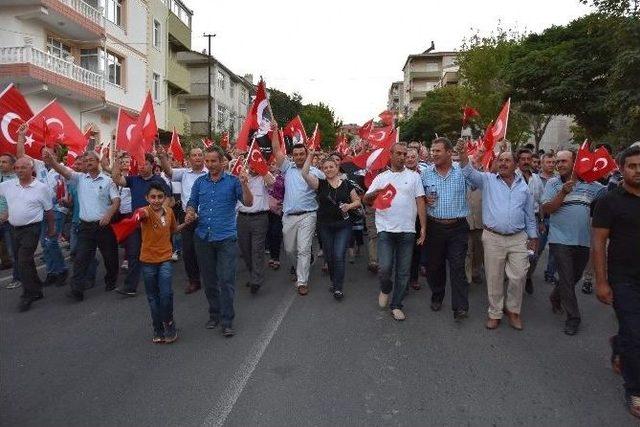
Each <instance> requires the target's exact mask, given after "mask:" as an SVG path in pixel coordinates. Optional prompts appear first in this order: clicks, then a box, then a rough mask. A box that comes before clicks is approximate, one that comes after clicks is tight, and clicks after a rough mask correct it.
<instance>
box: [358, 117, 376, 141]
mask: <svg viewBox="0 0 640 427" xmlns="http://www.w3.org/2000/svg"><path fill="white" fill-rule="evenodd" d="M371 129H373V120H369V121H368V122H367V123H365V124H364V125H362V127H361V128H360V129H358V136H360V138H362V139H366V136H367V135H369V133H370V132H371Z"/></svg>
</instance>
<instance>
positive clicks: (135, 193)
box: [125, 174, 171, 211]
mask: <svg viewBox="0 0 640 427" xmlns="http://www.w3.org/2000/svg"><path fill="white" fill-rule="evenodd" d="M125 180H126V181H127V185H126V186H127V187H129V189H131V210H132V211H135V210H136V209H138V208H141V207H143V206H147V205H148V204H149V203H148V202H147V199H146V195H147V191H148V190H149V185H150V184H151V183H152V182H156V183H158V184H160V185H161V186H162V188H163V189H164V193H165V194H166V196H167V197H171V188H169V186H168V185H167V183H166V182H165V180H164V179H162V177H161V176H160V175H156V174H153V175H151V177H149V178H148V179H144V178H143V177H141V176H139V175H130V176H126V177H125Z"/></svg>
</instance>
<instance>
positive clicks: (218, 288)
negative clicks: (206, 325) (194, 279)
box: [194, 233, 238, 328]
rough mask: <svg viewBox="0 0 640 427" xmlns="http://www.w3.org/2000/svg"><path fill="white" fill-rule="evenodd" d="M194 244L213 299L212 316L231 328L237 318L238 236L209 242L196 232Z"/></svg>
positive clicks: (210, 302) (210, 298)
mask: <svg viewBox="0 0 640 427" xmlns="http://www.w3.org/2000/svg"><path fill="white" fill-rule="evenodd" d="M194 245H195V249H196V254H197V257H198V266H199V267H200V275H201V276H202V281H203V282H204V292H205V294H206V295H207V301H208V302H209V318H210V319H213V320H218V321H221V323H222V327H223V328H227V327H228V328H230V327H231V325H232V323H233V318H234V317H235V312H234V310H233V297H234V295H235V293H236V288H235V285H236V260H237V256H238V247H237V239H236V238H228V239H224V240H219V241H215V242H209V241H207V240H203V239H201V238H200V236H198V233H194Z"/></svg>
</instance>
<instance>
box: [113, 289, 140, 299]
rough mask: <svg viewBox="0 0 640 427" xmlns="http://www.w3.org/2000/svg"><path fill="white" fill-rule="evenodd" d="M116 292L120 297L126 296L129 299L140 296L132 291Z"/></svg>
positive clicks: (122, 290)
mask: <svg viewBox="0 0 640 427" xmlns="http://www.w3.org/2000/svg"><path fill="white" fill-rule="evenodd" d="M116 292H117V293H119V294H120V295H124V296H127V297H135V296H136V295H138V293H137V292H136V291H130V290H129V289H122V288H118V289H116Z"/></svg>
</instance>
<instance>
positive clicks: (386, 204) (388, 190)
mask: <svg viewBox="0 0 640 427" xmlns="http://www.w3.org/2000/svg"><path fill="white" fill-rule="evenodd" d="M396 193H397V191H396V188H395V187H394V186H393V185H392V184H391V183H389V184H387V185H386V186H385V187H384V188H383V189H382V190H380V192H379V193H378V195H377V196H376V198H375V200H374V201H373V207H374V208H375V209H378V210H384V209H389V208H390V207H391V202H393V198H394V197H395V196H396Z"/></svg>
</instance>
